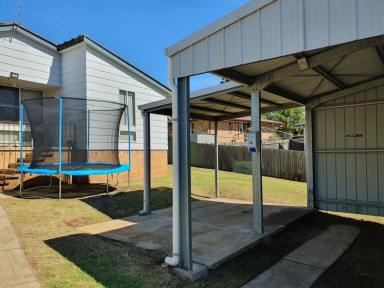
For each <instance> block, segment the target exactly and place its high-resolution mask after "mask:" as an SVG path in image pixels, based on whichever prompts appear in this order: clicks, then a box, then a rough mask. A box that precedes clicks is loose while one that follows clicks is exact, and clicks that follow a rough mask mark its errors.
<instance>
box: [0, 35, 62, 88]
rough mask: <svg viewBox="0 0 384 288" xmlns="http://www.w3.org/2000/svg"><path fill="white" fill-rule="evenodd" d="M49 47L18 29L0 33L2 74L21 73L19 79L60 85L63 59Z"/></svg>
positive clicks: (0, 74) (0, 71) (6, 75)
mask: <svg viewBox="0 0 384 288" xmlns="http://www.w3.org/2000/svg"><path fill="white" fill-rule="evenodd" d="M60 58H61V57H60V54H59V53H58V52H57V51H54V50H52V49H49V48H48V47H46V46H43V45H41V44H39V43H37V42H35V41H34V40H32V39H29V38H27V37H25V36H24V35H22V34H20V33H18V32H17V31H3V32H2V33H0V76H3V77H7V78H8V77H9V76H10V73H11V72H15V73H19V79H20V80H24V81H29V82H34V83H38V84H46V85H50V86H60V78H61V76H60V74H61V59H60Z"/></svg>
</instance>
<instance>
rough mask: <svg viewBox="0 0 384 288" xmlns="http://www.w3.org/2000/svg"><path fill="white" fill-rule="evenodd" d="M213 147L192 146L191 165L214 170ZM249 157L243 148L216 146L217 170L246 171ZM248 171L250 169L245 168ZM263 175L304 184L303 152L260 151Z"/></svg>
mask: <svg viewBox="0 0 384 288" xmlns="http://www.w3.org/2000/svg"><path fill="white" fill-rule="evenodd" d="M168 147H169V148H168V162H169V163H170V164H171V163H172V143H169V145H168ZM214 148H215V147H214V145H212V144H197V143H191V165H192V166H195V167H201V168H209V169H213V168H214V163H215V162H214V155H215V153H214ZM251 160H252V154H251V153H250V152H248V149H247V147H244V146H230V145H219V169H220V170H224V171H235V170H236V168H239V167H238V166H239V165H240V166H242V167H240V168H242V170H243V171H244V173H247V171H248V172H249V171H250V170H249V169H250V164H251ZM247 168H249V169H247ZM239 170H241V169H238V170H237V171H239ZM262 174H263V175H264V176H271V177H276V178H282V179H289V180H297V181H303V182H304V181H305V180H306V178H305V154H304V152H303V151H291V150H282V149H262Z"/></svg>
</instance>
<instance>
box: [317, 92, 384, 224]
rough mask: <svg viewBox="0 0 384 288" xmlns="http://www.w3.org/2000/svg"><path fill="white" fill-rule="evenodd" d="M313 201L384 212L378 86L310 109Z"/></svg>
mask: <svg viewBox="0 0 384 288" xmlns="http://www.w3.org/2000/svg"><path fill="white" fill-rule="evenodd" d="M313 124H314V126H313V129H314V130H313V132H314V139H313V148H314V185H315V195H314V196H315V205H316V207H317V208H319V209H322V210H330V211H340V212H352V213H359V214H370V215H381V216H384V88H383V87H379V88H375V89H370V90H367V91H364V92H361V93H357V94H353V95H350V96H348V97H344V98H340V99H336V100H334V101H331V102H327V103H325V104H323V105H322V106H320V107H318V108H316V109H315V110H313Z"/></svg>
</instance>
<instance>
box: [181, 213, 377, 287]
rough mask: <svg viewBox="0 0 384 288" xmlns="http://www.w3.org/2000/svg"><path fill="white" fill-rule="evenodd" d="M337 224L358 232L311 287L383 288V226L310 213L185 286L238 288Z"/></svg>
mask: <svg viewBox="0 0 384 288" xmlns="http://www.w3.org/2000/svg"><path fill="white" fill-rule="evenodd" d="M337 223H340V224H348V225H355V226H358V227H359V228H360V229H361V232H360V234H359V236H358V237H357V239H356V240H355V242H354V243H352V245H351V246H350V248H349V249H348V250H347V251H346V252H345V253H344V254H343V255H342V256H341V257H340V258H339V259H338V261H336V262H335V263H334V264H333V265H332V266H331V267H330V268H329V269H328V270H327V271H326V272H325V273H323V275H322V276H321V277H320V278H319V279H318V280H317V281H316V282H315V284H314V285H313V287H315V288H341V287H343V288H344V287H345V288H347V287H348V288H357V287H370V288H376V287H377V288H379V287H380V288H382V287H384V273H383V272H384V268H383V267H384V226H383V225H380V224H377V223H371V222H364V221H358V220H353V219H348V218H344V217H339V216H335V215H330V214H327V213H322V212H313V213H312V214H310V215H308V216H307V217H304V218H302V219H301V220H300V221H298V222H296V223H295V224H293V225H291V226H290V227H288V228H287V229H286V230H284V231H282V232H281V233H279V234H277V235H275V236H273V237H271V238H270V239H267V240H266V241H264V242H262V243H261V244H260V245H258V246H256V247H255V248H253V249H251V250H249V251H247V252H245V253H244V254H242V255H240V256H238V257H236V258H235V259H233V260H232V261H230V262H228V263H225V264H223V265H221V266H220V267H219V268H217V269H215V270H212V271H210V272H209V275H208V277H207V278H205V279H203V280H201V281H199V282H197V283H190V284H189V286H188V287H241V286H242V285H244V284H245V283H247V282H249V281H250V280H252V279H253V278H255V277H256V276H257V275H259V274H260V273H262V272H263V271H265V270H266V269H268V268H270V267H271V266H272V265H274V264H275V263H276V262H278V261H279V260H280V259H281V258H283V257H284V256H285V255H287V254H289V253H290V252H292V251H293V250H294V249H296V248H298V247H299V246H300V245H302V244H303V243H305V242H306V241H307V240H309V239H311V238H312V237H314V236H316V235H317V234H318V233H320V232H321V231H323V230H325V229H326V228H327V227H328V226H329V225H331V224H337Z"/></svg>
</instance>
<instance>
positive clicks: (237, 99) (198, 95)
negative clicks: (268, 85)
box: [139, 82, 302, 121]
mask: <svg viewBox="0 0 384 288" xmlns="http://www.w3.org/2000/svg"><path fill="white" fill-rule="evenodd" d="M272 92H274V91H272ZM272 92H269V91H268V89H267V90H266V91H262V93H261V111H262V113H266V112H271V111H277V110H283V109H288V108H293V107H298V106H301V105H302V104H300V103H299V102H295V101H294V100H292V99H286V98H283V97H281V96H279V95H278V94H274V93H272ZM190 99H191V100H190V101H191V118H192V119H202V120H209V121H221V120H229V119H234V118H238V117H243V116H247V115H250V114H251V89H250V87H248V86H246V85H241V84H237V83H234V82H226V83H222V84H220V85H217V86H213V87H210V88H207V89H203V90H199V91H196V92H194V93H192V94H191V97H190ZM139 109H140V110H141V111H143V112H144V113H155V114H160V115H168V116H170V115H172V99H164V100H160V101H156V102H152V103H148V104H144V105H141V106H139Z"/></svg>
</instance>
